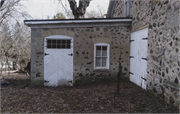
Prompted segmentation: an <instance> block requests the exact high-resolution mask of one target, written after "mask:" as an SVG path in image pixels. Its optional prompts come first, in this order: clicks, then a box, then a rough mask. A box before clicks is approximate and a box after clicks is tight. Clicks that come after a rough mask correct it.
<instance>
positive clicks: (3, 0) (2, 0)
mask: <svg viewBox="0 0 180 114" xmlns="http://www.w3.org/2000/svg"><path fill="white" fill-rule="evenodd" d="M4 2H5V0H1V3H0V8H1V6H2V5H3V4H4Z"/></svg>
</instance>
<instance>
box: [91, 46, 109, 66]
mask: <svg viewBox="0 0 180 114" xmlns="http://www.w3.org/2000/svg"><path fill="white" fill-rule="evenodd" d="M97 46H107V59H106V67H96V47H97ZM109 54H110V44H106V43H97V44H94V69H109V59H110V56H109Z"/></svg>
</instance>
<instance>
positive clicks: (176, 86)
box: [163, 80, 180, 91]
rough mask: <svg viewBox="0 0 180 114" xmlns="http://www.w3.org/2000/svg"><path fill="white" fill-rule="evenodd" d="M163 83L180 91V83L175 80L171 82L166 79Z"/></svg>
mask: <svg viewBox="0 0 180 114" xmlns="http://www.w3.org/2000/svg"><path fill="white" fill-rule="evenodd" d="M163 85H165V86H168V87H171V88H173V89H175V90H178V91H180V88H179V85H178V84H176V83H173V82H169V81H167V80H164V82H163Z"/></svg>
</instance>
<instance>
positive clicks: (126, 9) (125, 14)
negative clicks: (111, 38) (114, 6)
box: [124, 0, 131, 17]
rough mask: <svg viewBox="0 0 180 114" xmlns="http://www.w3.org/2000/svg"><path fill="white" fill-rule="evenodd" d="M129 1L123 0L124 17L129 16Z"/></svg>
mask: <svg viewBox="0 0 180 114" xmlns="http://www.w3.org/2000/svg"><path fill="white" fill-rule="evenodd" d="M130 7H131V3H130V0H124V17H128V16H130Z"/></svg>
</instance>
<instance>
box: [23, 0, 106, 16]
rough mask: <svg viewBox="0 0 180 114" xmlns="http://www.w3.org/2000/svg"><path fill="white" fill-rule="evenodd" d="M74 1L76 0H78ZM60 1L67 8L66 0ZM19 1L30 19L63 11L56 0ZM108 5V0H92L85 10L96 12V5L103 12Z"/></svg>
mask: <svg viewBox="0 0 180 114" xmlns="http://www.w3.org/2000/svg"><path fill="white" fill-rule="evenodd" d="M76 1H77V2H78V0H76ZM62 2H63V3H64V5H65V4H66V7H67V8H69V3H68V1H67V0H62ZM21 3H22V4H23V5H24V6H25V7H26V10H27V12H28V13H29V14H30V15H31V16H32V18H30V19H47V17H48V16H49V17H50V18H52V17H53V16H54V15H55V14H56V13H57V12H64V8H62V6H61V5H60V4H59V3H58V1H57V0H23V1H22V2H21ZM108 5H109V0H92V1H91V2H90V5H89V7H88V8H87V11H91V10H95V11H97V12H98V7H97V6H99V7H100V8H101V10H102V11H103V12H107V8H108ZM69 10H70V8H69Z"/></svg>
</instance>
